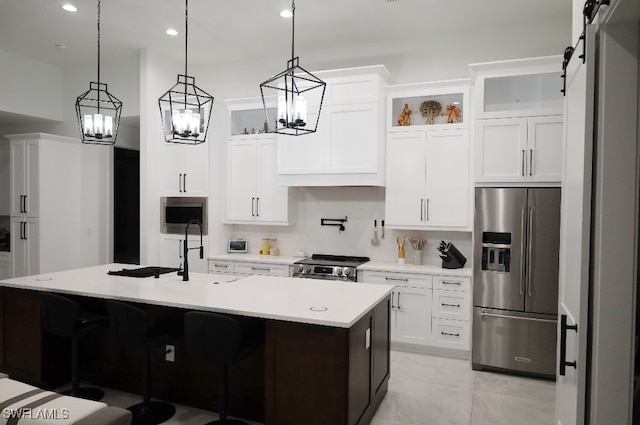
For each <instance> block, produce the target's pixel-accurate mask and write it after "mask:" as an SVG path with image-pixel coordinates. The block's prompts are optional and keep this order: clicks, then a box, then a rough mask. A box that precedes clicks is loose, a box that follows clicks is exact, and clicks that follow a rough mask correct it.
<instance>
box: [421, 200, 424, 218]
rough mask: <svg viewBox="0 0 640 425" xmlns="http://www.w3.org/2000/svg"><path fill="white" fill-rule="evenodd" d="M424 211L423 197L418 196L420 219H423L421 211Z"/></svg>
mask: <svg viewBox="0 0 640 425" xmlns="http://www.w3.org/2000/svg"><path fill="white" fill-rule="evenodd" d="M423 211H424V198H420V221H423V220H424V215H423V214H422V212H423Z"/></svg>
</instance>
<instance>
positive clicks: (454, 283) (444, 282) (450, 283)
mask: <svg viewBox="0 0 640 425" xmlns="http://www.w3.org/2000/svg"><path fill="white" fill-rule="evenodd" d="M442 284H443V285H458V286H460V285H461V283H460V282H451V281H448V280H443V281H442Z"/></svg>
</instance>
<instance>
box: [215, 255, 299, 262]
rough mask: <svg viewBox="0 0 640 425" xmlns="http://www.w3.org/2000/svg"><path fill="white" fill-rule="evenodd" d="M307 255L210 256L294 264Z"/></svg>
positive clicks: (218, 258) (219, 258) (224, 258)
mask: <svg viewBox="0 0 640 425" xmlns="http://www.w3.org/2000/svg"><path fill="white" fill-rule="evenodd" d="M303 258H307V257H288V256H284V255H259V254H242V253H237V254H219V255H212V256H210V257H209V259H210V260H214V261H215V260H222V261H246V262H249V263H271V264H287V265H289V264H293V263H295V262H296V261H300V260H302V259H303Z"/></svg>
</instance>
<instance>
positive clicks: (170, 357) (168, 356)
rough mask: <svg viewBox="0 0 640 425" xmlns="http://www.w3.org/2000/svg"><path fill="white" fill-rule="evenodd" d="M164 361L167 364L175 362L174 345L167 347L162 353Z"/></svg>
mask: <svg viewBox="0 0 640 425" xmlns="http://www.w3.org/2000/svg"><path fill="white" fill-rule="evenodd" d="M164 353H165V354H164V359H165V360H166V361H168V362H175V361H176V347H175V346H174V345H167V348H166V350H165V351H164Z"/></svg>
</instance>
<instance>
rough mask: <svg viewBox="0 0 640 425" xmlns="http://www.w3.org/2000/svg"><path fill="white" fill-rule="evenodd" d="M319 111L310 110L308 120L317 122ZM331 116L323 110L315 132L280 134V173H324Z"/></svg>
mask: <svg viewBox="0 0 640 425" xmlns="http://www.w3.org/2000/svg"><path fill="white" fill-rule="evenodd" d="M317 119H318V114H317V113H312V112H311V111H309V112H308V113H307V120H308V121H309V122H315V121H316V120H317ZM328 133H329V117H328V114H327V112H326V110H322V111H321V114H320V121H319V122H318V128H317V129H316V132H315V133H309V134H305V135H303V136H290V135H286V134H278V139H277V140H278V174H318V173H323V172H324V170H325V167H326V163H327V147H326V145H327V141H328V140H327V138H328Z"/></svg>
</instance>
